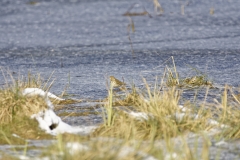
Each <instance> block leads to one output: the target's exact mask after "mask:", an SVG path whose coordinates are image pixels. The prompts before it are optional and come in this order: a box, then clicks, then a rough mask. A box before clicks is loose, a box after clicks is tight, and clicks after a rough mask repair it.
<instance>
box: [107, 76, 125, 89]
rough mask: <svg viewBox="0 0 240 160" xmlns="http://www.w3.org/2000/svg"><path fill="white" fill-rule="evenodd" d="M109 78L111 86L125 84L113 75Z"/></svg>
mask: <svg viewBox="0 0 240 160" xmlns="http://www.w3.org/2000/svg"><path fill="white" fill-rule="evenodd" d="M109 78H110V83H111V85H112V86H113V87H121V86H124V85H126V83H123V82H121V81H120V80H118V79H117V78H115V77H114V76H110V77H109Z"/></svg>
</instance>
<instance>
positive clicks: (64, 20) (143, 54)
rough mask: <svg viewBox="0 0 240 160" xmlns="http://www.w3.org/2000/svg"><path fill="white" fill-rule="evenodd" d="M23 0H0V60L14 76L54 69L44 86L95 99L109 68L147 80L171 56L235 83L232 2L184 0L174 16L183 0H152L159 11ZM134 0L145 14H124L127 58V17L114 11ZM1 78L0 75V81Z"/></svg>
mask: <svg viewBox="0 0 240 160" xmlns="http://www.w3.org/2000/svg"><path fill="white" fill-rule="evenodd" d="M28 2H29V1H27V0H21V1H20V0H18V1H16V0H3V1H1V2H0V37H1V38H0V66H1V68H2V69H3V70H10V71H11V73H12V75H13V76H14V77H18V74H19V75H22V76H23V77H26V76H27V73H28V72H31V73H33V74H35V73H40V74H41V75H42V77H43V78H44V79H47V78H49V77H50V75H51V74H52V72H54V73H53V76H52V79H55V82H54V83H53V86H52V88H51V90H50V91H51V92H53V93H55V94H61V92H62V91H63V90H64V88H65V87H66V86H67V85H69V87H68V89H67V93H69V94H70V95H73V97H74V98H83V99H94V100H97V99H102V98H104V97H106V95H107V90H106V81H107V80H108V77H109V76H110V75H114V76H115V77H117V78H119V79H122V77H123V78H124V80H125V82H127V83H129V84H131V83H133V82H134V83H135V84H136V85H137V86H139V87H141V86H143V81H142V77H144V78H146V79H147V81H148V82H149V83H153V82H155V77H156V76H159V77H161V76H162V75H163V72H164V67H165V66H166V65H172V63H171V61H168V62H166V61H167V60H169V58H170V57H171V56H173V57H174V60H175V63H176V67H177V70H178V72H179V74H180V76H182V77H185V76H189V75H194V74H195V72H194V71H193V70H192V68H196V69H197V70H199V71H201V72H203V73H205V74H206V75H208V78H209V79H210V80H212V81H213V82H214V84H217V85H224V84H230V85H233V86H235V87H238V85H239V78H240V68H239V62H240V56H239V53H240V45H239V42H240V12H239V6H240V1H234V0H218V1H208V0H202V1H199V0H192V1H189V2H190V3H189V5H188V6H185V15H181V4H184V3H185V2H183V1H178V0H173V1H160V3H161V5H162V7H163V9H164V14H163V15H162V16H157V15H156V14H155V13H154V7H153V3H152V2H151V1H150V0H149V1H147V0H139V1H135V0H127V1H123V0H122V1H117V0H116V1H110V0H106V1H104V0H102V1H101V0H97V1H94V0H91V1H87V0H61V1H53V0H42V1H41V0H39V1H38V3H37V4H36V5H31V4H29V3H28ZM135 3H137V4H138V5H136V6H135V7H134V8H133V10H132V12H142V11H143V7H144V8H145V9H146V10H147V11H148V12H149V13H150V14H151V16H152V17H151V18H150V17H149V16H136V17H131V18H132V21H133V22H134V25H135V32H134V33H132V32H131V33H130V36H131V41H132V45H133V50H134V58H133V55H132V51H131V45H130V41H129V39H128V35H129V33H128V30H127V27H128V25H129V23H130V21H129V17H125V16H122V14H124V13H125V12H126V11H127V10H128V8H129V7H130V6H132V5H133V4H135ZM210 8H214V11H215V12H214V14H213V15H211V14H210ZM189 66H191V67H192V68H191V67H189ZM7 79H10V78H7ZM4 83H5V79H4V78H3V76H2V75H0V84H1V85H3V84H4ZM83 105H84V104H83ZM79 107H81V106H79ZM95 118H96V119H95V120H94V117H91V116H89V117H77V118H73V119H67V121H68V122H69V123H70V124H74V125H78V124H80V123H81V122H85V121H86V119H87V120H89V121H91V120H90V119H93V120H92V121H91V122H89V123H99V119H100V117H97V116H96V117H95Z"/></svg>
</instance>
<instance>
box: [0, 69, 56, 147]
mask: <svg viewBox="0 0 240 160" xmlns="http://www.w3.org/2000/svg"><path fill="white" fill-rule="evenodd" d="M10 76H11V75H10ZM11 78H12V77H11ZM27 87H36V88H43V87H46V85H45V86H44V85H43V83H42V80H41V79H40V75H38V76H32V75H31V74H29V75H28V77H27V78H19V79H17V80H15V79H14V78H12V82H11V83H10V82H7V81H6V85H5V86H4V87H3V88H1V89H0V97H1V98H0V131H1V133H0V134H1V136H0V137H1V138H0V143H1V144H9V143H13V144H19V143H25V140H24V139H49V138H52V136H49V135H47V134H45V133H44V132H43V131H41V130H40V129H39V127H38V122H37V121H36V120H33V119H30V116H31V115H32V114H36V113H38V112H39V111H41V110H43V109H44V108H47V105H46V103H45V101H44V99H43V98H41V97H37V96H36V97H27V98H26V97H24V96H22V94H21V91H22V89H24V88H27ZM13 134H16V135H18V136H20V137H21V138H17V137H14V136H13Z"/></svg>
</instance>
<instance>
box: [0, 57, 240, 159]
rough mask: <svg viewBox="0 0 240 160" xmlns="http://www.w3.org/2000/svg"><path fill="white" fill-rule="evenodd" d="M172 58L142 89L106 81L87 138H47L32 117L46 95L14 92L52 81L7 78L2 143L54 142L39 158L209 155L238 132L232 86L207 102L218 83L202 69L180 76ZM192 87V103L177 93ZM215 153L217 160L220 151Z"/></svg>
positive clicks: (2, 103) (2, 104)
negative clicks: (198, 96)
mask: <svg viewBox="0 0 240 160" xmlns="http://www.w3.org/2000/svg"><path fill="white" fill-rule="evenodd" d="M172 62H173V63H172V65H170V66H169V65H167V66H166V68H165V70H164V72H163V74H162V76H161V77H160V78H158V77H159V76H156V83H155V84H149V83H148V82H147V81H146V80H145V79H144V78H143V82H144V84H145V85H144V87H142V88H138V87H136V86H135V84H131V85H128V84H127V83H126V82H125V83H122V84H124V85H125V87H122V86H121V88H120V87H118V86H116V85H113V84H112V83H111V82H109V83H108V84H109V88H108V96H107V97H106V99H104V100H102V103H103V104H102V113H100V114H102V117H103V123H102V124H101V125H100V126H99V127H98V128H97V129H95V131H93V132H92V133H91V134H89V135H87V136H81V135H72V134H59V135H57V137H53V136H50V135H48V134H46V133H44V132H43V131H41V130H40V129H39V127H38V123H37V121H35V120H34V119H31V118H30V117H31V115H32V114H36V113H37V112H39V111H40V110H41V109H43V108H46V107H47V106H46V103H45V101H44V100H43V99H42V98H41V97H34V98H32V97H25V96H22V95H21V94H20V91H21V90H22V89H23V88H26V87H38V88H43V89H44V88H45V90H48V89H49V87H50V86H51V85H47V84H46V83H42V80H41V77H40V75H37V76H34V75H31V74H29V75H28V76H27V78H23V79H18V80H15V79H13V78H12V82H11V83H9V82H7V83H6V86H5V87H4V88H1V91H0V94H1V99H0V108H1V116H0V120H1V123H0V127H1V135H2V136H1V139H0V143H1V144H9V145H16V144H22V145H24V144H26V142H27V141H28V140H30V139H35V140H46V139H51V140H56V143H55V144H54V145H50V146H49V147H47V149H46V148H45V149H41V148H40V149H41V150H43V151H42V156H48V157H49V156H50V157H51V158H56V157H59V158H62V159H78V158H79V156H81V157H83V158H84V159H148V158H150V159H151V158H152V159H176V157H177V159H208V158H209V154H210V153H209V149H210V147H211V146H212V143H211V142H212V140H213V139H214V141H216V142H217V141H221V140H226V141H227V140H236V139H239V138H240V137H239V136H240V131H239V127H240V126H239V119H240V110H239V105H240V102H239V98H238V95H237V94H235V92H234V91H233V89H232V88H231V87H230V86H225V87H223V88H224V89H222V93H221V96H220V97H218V98H217V99H213V101H212V102H211V101H207V100H206V98H207V96H208V93H209V92H211V89H216V87H215V86H214V82H212V81H210V80H208V79H207V76H206V75H204V74H202V73H200V72H196V73H195V74H194V75H192V76H189V77H182V76H181V75H179V73H178V72H177V67H176V66H175V63H174V60H173V57H172ZM158 79H159V80H158ZM193 79H195V80H193ZM46 82H47V83H50V82H49V80H47V81H46ZM50 84H51V83H50ZM198 88H204V89H205V91H206V94H205V100H203V101H200V102H199V101H198V103H196V101H191V100H187V99H186V98H184V99H183V97H182V92H183V90H187V91H191V90H196V89H198ZM70 103H73V101H67V103H61V109H64V106H66V107H67V105H68V104H70ZM74 103H76V101H75V102H74ZM77 103H81V102H80V101H79V102H77ZM54 104H55V105H56V106H57V105H58V104H60V103H59V102H56V101H55V102H54ZM60 115H62V116H70V117H71V116H82V115H87V113H85V114H81V113H70V114H69V115H68V113H61V114H60ZM193 145H194V147H193ZM29 149H31V147H29ZM199 151H200V152H199ZM215 156H216V158H217V156H218V153H217V154H215ZM200 157H201V158H200Z"/></svg>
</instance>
